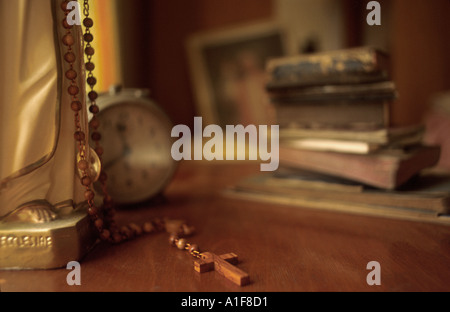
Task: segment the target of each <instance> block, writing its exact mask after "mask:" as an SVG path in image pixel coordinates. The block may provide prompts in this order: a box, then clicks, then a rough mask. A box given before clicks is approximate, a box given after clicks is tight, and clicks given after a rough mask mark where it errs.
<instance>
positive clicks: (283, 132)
mask: <svg viewBox="0 0 450 312" xmlns="http://www.w3.org/2000/svg"><path fill="white" fill-rule="evenodd" d="M389 68H390V62H389V57H388V55H387V54H385V53H383V52H381V51H379V50H377V49H374V48H371V47H360V48H353V49H346V50H339V51H331V52H324V53H317V54H306V55H298V56H294V57H284V58H278V59H272V60H270V61H268V63H267V72H268V75H269V82H268V84H267V93H268V96H269V98H270V100H271V103H272V104H273V107H274V112H275V122H274V123H275V124H278V125H279V126H280V166H281V168H282V169H281V170H279V171H277V172H275V173H273V174H269V175H262V176H259V177H257V178H251V179H248V180H246V181H243V182H242V183H241V184H239V185H238V186H236V188H234V191H235V193H236V194H237V193H241V194H242V193H245V192H247V193H253V195H255V194H257V193H259V194H273V195H277V196H281V198H284V199H287V200H288V201H291V202H292V200H293V196H294V197H295V199H296V201H297V202H298V201H299V200H300V202H301V203H303V204H304V205H306V204H307V203H309V204H310V205H309V206H311V204H313V206H317V205H318V206H327V205H326V203H327V202H328V203H330V202H331V203H332V205H331V206H332V207H333V208H336V207H341V208H343V207H347V208H349V207H352V206H354V205H355V204H356V205H357V208H355V209H351V210H352V211H359V212H369V211H370V212H374V211H376V212H379V213H381V212H382V214H383V213H386V211H387V210H386V209H380V208H381V207H384V208H386V207H387V206H389V207H390V206H395V208H396V209H394V210H395V211H396V212H395V213H394V214H398V210H399V209H400V211H402V213H404V212H406V215H409V213H410V212H411V209H412V212H413V215H416V216H417V215H422V214H423V213H424V214H426V215H428V214H430V213H432V214H433V215H436V214H447V213H448V210H449V208H448V207H449V202H450V201H449V191H448V190H449V189H450V188H447V189H445V187H444V188H443V191H442V190H440V189H439V191H437V193H436V192H435V191H434V190H435V188H433V191H431V190H430V188H428V187H426V185H423V187H422V190H418V189H417V188H416V189H415V190H414V191H413V190H411V188H412V186H414V185H419V184H420V185H422V184H423V183H419V182H417V180H416V179H417V177H418V176H421V175H423V174H424V172H425V170H426V169H428V168H432V167H434V166H435V165H436V164H437V163H438V161H439V157H440V147H439V146H427V145H424V144H423V143H422V142H423V136H424V132H425V128H424V127H423V126H422V125H414V126H408V127H402V128H394V127H392V124H391V118H390V111H391V108H392V105H393V103H394V102H395V100H396V98H397V90H396V87H395V83H394V82H393V81H392V80H391V78H390V72H389ZM423 179H425V180H426V181H428V182H429V181H430V179H433V178H432V177H431V178H430V175H429V174H428V173H427V174H426V177H425V178H423ZM437 179H438V180H439V183H440V185H441V187H442V184H444V185H445V186H447V187H449V186H450V184H445V183H446V182H448V181H446V179H445V178H444V179H443V178H442V175H440V176H439V177H438V178H437ZM449 181H450V180H449ZM432 184H433V183H432ZM435 184H436V183H434V184H433V185H434V186H435ZM425 189H426V190H425ZM258 190H259V191H258ZM430 192H431V193H433V194H430ZM275 193H276V194H275ZM413 195H414V196H413ZM430 196H431V197H430ZM419 197H420V198H423V199H422V200H418V199H417V198H419ZM289 198H290V199H289ZM428 200H429V201H428ZM436 202H439V204H432V203H436ZM328 206H329V205H328ZM405 209H406V210H405ZM344 210H345V209H344ZM402 213H400V214H401V215H402Z"/></svg>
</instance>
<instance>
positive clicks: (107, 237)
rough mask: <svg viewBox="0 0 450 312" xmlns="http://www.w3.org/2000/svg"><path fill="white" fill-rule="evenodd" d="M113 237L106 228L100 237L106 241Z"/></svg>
mask: <svg viewBox="0 0 450 312" xmlns="http://www.w3.org/2000/svg"><path fill="white" fill-rule="evenodd" d="M110 237H111V233H110V232H109V231H108V230H107V229H104V230H103V231H102V232H101V233H100V238H101V239H102V240H104V241H106V240H108V239H109V238H110Z"/></svg>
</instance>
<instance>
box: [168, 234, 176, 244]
mask: <svg viewBox="0 0 450 312" xmlns="http://www.w3.org/2000/svg"><path fill="white" fill-rule="evenodd" d="M177 241H178V236H177V235H175V234H172V235H170V237H169V244H170V245H172V246H175V245H176V243H177Z"/></svg>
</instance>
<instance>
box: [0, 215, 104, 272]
mask: <svg viewBox="0 0 450 312" xmlns="http://www.w3.org/2000/svg"><path fill="white" fill-rule="evenodd" d="M96 241H97V235H96V231H95V229H94V227H93V226H92V223H91V222H90V219H89V217H88V216H87V215H86V213H85V210H83V209H80V210H78V211H74V212H73V213H71V214H69V215H66V216H61V217H59V218H58V219H56V220H54V221H51V222H46V223H41V224H29V223H4V224H1V223H0V269H2V270H31V269H56V268H63V267H64V268H65V267H66V266H67V264H68V263H69V262H71V261H80V260H81V259H82V258H83V257H84V256H85V255H86V254H87V253H88V252H89V251H90V250H91V249H92V248H93V247H94V245H95V243H96Z"/></svg>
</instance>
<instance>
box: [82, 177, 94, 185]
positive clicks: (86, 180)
mask: <svg viewBox="0 0 450 312" xmlns="http://www.w3.org/2000/svg"><path fill="white" fill-rule="evenodd" d="M81 184H83V185H84V186H89V185H91V184H92V179H91V178H90V177H88V176H85V177H83V178H82V179H81Z"/></svg>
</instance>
